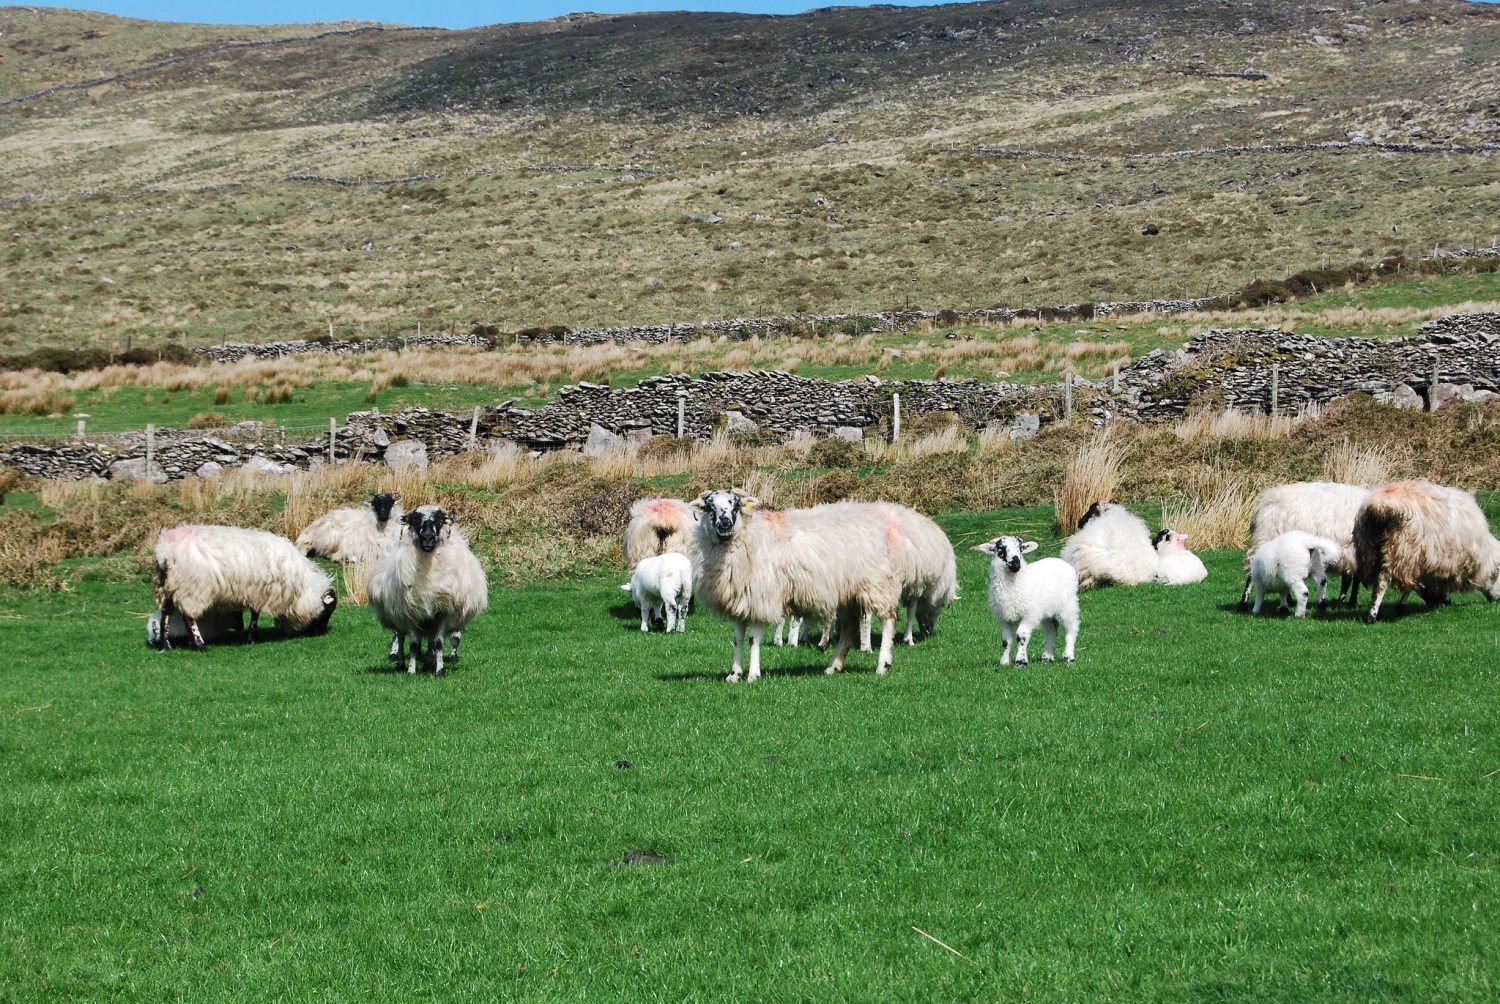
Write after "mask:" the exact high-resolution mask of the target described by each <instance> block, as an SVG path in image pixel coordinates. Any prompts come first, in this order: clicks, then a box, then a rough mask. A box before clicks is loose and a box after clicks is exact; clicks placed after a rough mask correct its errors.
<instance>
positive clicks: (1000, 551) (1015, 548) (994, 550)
mask: <svg viewBox="0 0 1500 1004" xmlns="http://www.w3.org/2000/svg"><path fill="white" fill-rule="evenodd" d="M1035 548H1036V545H1035V544H1033V545H1031V547H1027V546H1026V545H1025V544H1023V543H1022V542H1021V538H1019V537H996V538H995V539H994V540H992V541H990V542H989V543H988V544H984V545H981V547H980V549H981V550H983V551H987V552H988V553H990V554H993V555H994V556H995V560H996V561H998V562H1000V563H1001V564H1002V565H1004V566H1005V567H1006V568H1008V569H1010V570H1011V572H1013V573H1014V572H1019V571H1020V570H1021V565H1022V564H1023V562H1022V560H1021V555H1023V554H1026V553H1027V552H1028V551H1032V550H1035Z"/></svg>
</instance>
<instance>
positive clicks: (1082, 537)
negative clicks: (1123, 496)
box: [1062, 502, 1160, 589]
mask: <svg viewBox="0 0 1500 1004" xmlns="http://www.w3.org/2000/svg"><path fill="white" fill-rule="evenodd" d="M1062 559H1063V560H1064V561H1066V562H1067V563H1068V564H1070V565H1072V566H1073V568H1074V569H1075V570H1077V572H1078V585H1079V588H1080V589H1090V588H1092V587H1094V586H1110V585H1116V586H1138V585H1140V584H1141V583H1143V582H1155V581H1156V573H1157V571H1158V566H1159V565H1160V561H1159V559H1158V558H1157V554H1156V548H1154V547H1152V546H1151V531H1150V530H1149V529H1147V528H1146V521H1145V520H1143V519H1141V518H1140V517H1139V516H1137V515H1135V514H1134V513H1133V512H1131V511H1130V510H1129V509H1126V508H1125V507H1124V506H1122V505H1117V504H1115V503H1113V502H1095V503H1094V504H1093V505H1091V506H1089V509H1088V512H1086V513H1084V514H1083V518H1082V519H1080V520H1079V521H1078V532H1077V533H1075V534H1073V536H1071V537H1069V538H1068V540H1067V543H1065V544H1063V549H1062Z"/></svg>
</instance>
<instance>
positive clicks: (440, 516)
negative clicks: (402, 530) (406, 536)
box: [403, 505, 448, 553]
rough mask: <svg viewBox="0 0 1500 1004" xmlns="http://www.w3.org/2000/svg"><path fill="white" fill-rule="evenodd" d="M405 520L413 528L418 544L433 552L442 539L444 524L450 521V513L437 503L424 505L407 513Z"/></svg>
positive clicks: (413, 534)
mask: <svg viewBox="0 0 1500 1004" xmlns="http://www.w3.org/2000/svg"><path fill="white" fill-rule="evenodd" d="M403 522H405V523H406V526H407V528H408V529H410V530H411V535H412V537H414V538H415V539H416V541H417V546H418V547H420V548H421V549H422V550H424V551H426V552H428V553H431V552H432V551H434V550H436V549H437V546H438V542H439V541H440V540H442V534H443V525H444V524H445V523H447V522H448V514H447V513H446V512H444V511H443V510H441V509H439V508H438V507H437V506H435V505H431V506H429V505H424V506H422V507H421V508H419V509H413V510H412V511H411V512H409V513H407V514H406V517H405V519H404V521H403Z"/></svg>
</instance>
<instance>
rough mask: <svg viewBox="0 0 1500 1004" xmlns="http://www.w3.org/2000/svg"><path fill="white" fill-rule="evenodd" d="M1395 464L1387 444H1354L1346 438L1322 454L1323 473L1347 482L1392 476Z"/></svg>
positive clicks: (1360, 482) (1378, 480)
mask: <svg viewBox="0 0 1500 1004" xmlns="http://www.w3.org/2000/svg"><path fill="white" fill-rule="evenodd" d="M1395 466H1396V458H1395V454H1394V453H1393V452H1392V450H1391V449H1390V448H1389V447H1386V446H1381V445H1367V446H1356V445H1354V444H1353V443H1350V442H1349V440H1347V439H1345V440H1344V441H1343V442H1342V443H1340V444H1338V445H1337V446H1335V447H1334V448H1333V449H1332V450H1330V451H1329V452H1328V454H1327V456H1325V457H1324V458H1323V475H1324V477H1326V478H1327V479H1328V480H1329V481H1339V482H1342V483H1344V484H1348V485H1379V484H1384V483H1385V482H1387V481H1390V480H1392V479H1393V475H1392V472H1393V470H1394V469H1395Z"/></svg>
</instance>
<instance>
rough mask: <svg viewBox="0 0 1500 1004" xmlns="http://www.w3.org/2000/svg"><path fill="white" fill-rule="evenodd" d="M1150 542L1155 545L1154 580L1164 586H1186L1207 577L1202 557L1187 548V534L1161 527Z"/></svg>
mask: <svg viewBox="0 0 1500 1004" xmlns="http://www.w3.org/2000/svg"><path fill="white" fill-rule="evenodd" d="M1151 542H1152V543H1153V544H1155V545H1156V557H1157V562H1158V565H1157V572H1156V581H1157V582H1160V583H1161V584H1162V585H1164V586H1187V585H1192V584H1193V583H1195V582H1202V581H1203V580H1204V579H1206V578H1208V569H1207V568H1205V567H1204V565H1203V559H1202V558H1200V557H1198V556H1197V555H1196V554H1194V553H1193V552H1192V551H1189V550H1188V549H1187V535H1186V534H1182V533H1178V532H1176V531H1175V530H1167V529H1165V528H1164V529H1162V530H1161V531H1160V532H1159V533H1157V535H1156V536H1155V537H1153V538H1152V539H1151Z"/></svg>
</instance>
